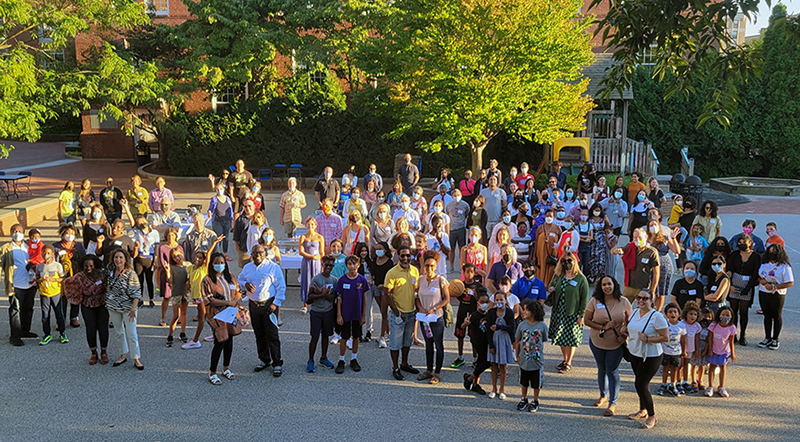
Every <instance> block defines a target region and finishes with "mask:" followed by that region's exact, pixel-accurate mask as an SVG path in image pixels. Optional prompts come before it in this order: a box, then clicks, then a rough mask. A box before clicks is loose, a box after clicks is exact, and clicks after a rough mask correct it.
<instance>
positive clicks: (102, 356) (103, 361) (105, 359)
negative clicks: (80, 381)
mask: <svg viewBox="0 0 800 442" xmlns="http://www.w3.org/2000/svg"><path fill="white" fill-rule="evenodd" d="M100 364H101V365H106V364H108V353H106V352H104V351H101V352H100Z"/></svg>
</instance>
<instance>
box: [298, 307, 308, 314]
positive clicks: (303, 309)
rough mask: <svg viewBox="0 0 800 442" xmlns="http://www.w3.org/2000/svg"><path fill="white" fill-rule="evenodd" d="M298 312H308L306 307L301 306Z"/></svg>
mask: <svg viewBox="0 0 800 442" xmlns="http://www.w3.org/2000/svg"><path fill="white" fill-rule="evenodd" d="M300 313H301V314H304V315H305V314H306V313H308V309H307V308H306V307H303V308H301V309H300Z"/></svg>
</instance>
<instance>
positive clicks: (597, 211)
mask: <svg viewBox="0 0 800 442" xmlns="http://www.w3.org/2000/svg"><path fill="white" fill-rule="evenodd" d="M592 213H594V216H600V214H601V213H603V212H601V211H599V210H595V211H594V212H592Z"/></svg>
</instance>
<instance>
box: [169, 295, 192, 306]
mask: <svg viewBox="0 0 800 442" xmlns="http://www.w3.org/2000/svg"><path fill="white" fill-rule="evenodd" d="M171 300H172V305H181V304H183V303H184V302H189V294H188V293H186V294H183V295H180V296H178V295H177V294H176V293H173V294H172V298H171Z"/></svg>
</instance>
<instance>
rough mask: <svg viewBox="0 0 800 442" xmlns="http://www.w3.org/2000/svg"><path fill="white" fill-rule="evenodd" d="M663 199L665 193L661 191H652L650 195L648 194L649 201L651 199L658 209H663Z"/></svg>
mask: <svg viewBox="0 0 800 442" xmlns="http://www.w3.org/2000/svg"><path fill="white" fill-rule="evenodd" d="M661 198H664V192H662V191H661V189H658V190H651V191H650V193H649V194H647V199H649V200H650V202H652V203H653V206H655V207H656V208H657V209H660V208H661Z"/></svg>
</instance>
